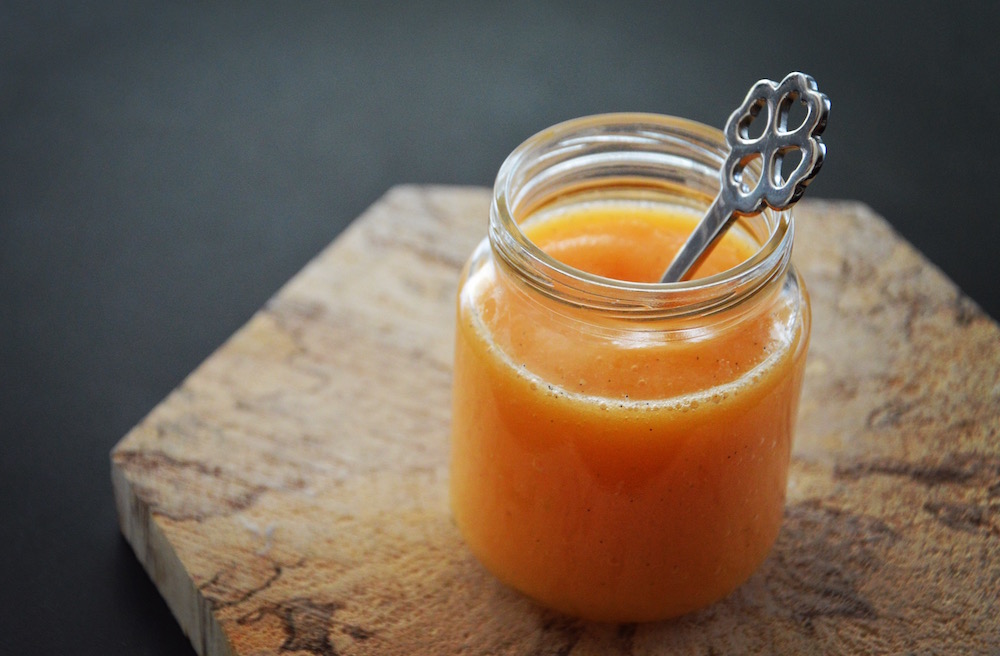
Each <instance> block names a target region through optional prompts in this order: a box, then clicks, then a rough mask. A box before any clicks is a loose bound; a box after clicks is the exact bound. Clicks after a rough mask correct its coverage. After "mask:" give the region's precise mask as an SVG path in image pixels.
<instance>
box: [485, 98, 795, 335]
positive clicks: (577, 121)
mask: <svg viewBox="0 0 1000 656" xmlns="http://www.w3.org/2000/svg"><path fill="white" fill-rule="evenodd" d="M624 143H628V144H630V145H632V146H640V147H649V148H650V152H652V153H655V152H658V150H662V149H664V148H671V147H676V146H678V145H681V146H683V147H684V148H685V149H688V150H690V151H691V152H694V153H696V154H697V155H698V156H699V157H701V158H702V161H701V162H699V164H700V165H701V166H703V167H710V168H714V181H715V185H716V187H715V192H713V193H717V190H718V186H717V185H718V171H719V169H721V167H722V164H723V162H724V161H725V158H726V156H727V154H728V151H729V148H728V147H727V146H726V142H725V136H724V134H723V133H722V131H721V130H718V129H716V128H713V127H711V126H708V125H704V124H702V123H698V122H696V121H692V120H689V119H684V118H679V117H675V116H668V115H664V114H652V113H638V112H623V113H608V114H595V115H590V116H583V117H580V118H574V119H570V120H567V121H563V122H561V123H558V124H556V125H553V126H551V127H549V128H546V129H544V130H542V131H540V132H538V133H536V134H534V135H533V136H531V137H529V138H528V139H526V140H525V141H523V142H522V143H521V144H520V145H518V146H517V147H516V148H515V149H514V150H513V151H512V152H511V153H510V155H508V157H507V158H506V159H505V160H504V162H503V164H502V165H501V167H500V169H499V171H498V173H497V178H496V182H495V185H494V193H493V200H492V204H491V211H490V231H489V238H490V243H491V246H492V248H493V250H494V251H495V252H496V253H497V254H498V255H499V256H500V259H501V260H503V261H504V263H505V264H507V265H508V266H511V267H513V268H514V269H516V270H517V271H518V272H519V273H520V274H521V276H522V277H523V278H524V279H525V280H526V281H527V282H528V283H529V284H530V285H531V286H532V287H534V288H535V289H536V290H537V291H539V292H541V293H543V294H544V295H546V296H548V297H550V298H553V299H556V300H560V301H565V302H569V303H571V304H573V305H576V306H581V307H588V308H592V309H597V310H605V311H608V312H611V313H614V314H621V315H624V316H647V315H656V316H682V315H687V314H693V313H697V314H705V313H706V312H711V311H721V310H724V309H726V308H728V307H731V306H733V305H735V304H737V303H739V302H741V301H742V300H744V299H745V298H747V297H748V296H750V295H753V294H755V293H756V292H757V291H759V290H760V288H762V287H764V286H765V285H766V284H767V283H768V282H769V281H771V280H773V279H774V278H776V277H778V276H780V275H782V274H783V273H784V272H785V271H786V270H787V268H788V266H789V260H790V255H791V247H792V241H793V237H794V221H793V217H792V214H791V212H789V211H788V210H784V211H776V210H772V209H770V208H766V209H765V210H764V212H762V213H761V215H760V216H761V217H762V218H763V220H764V222H765V225H766V227H767V230H768V237H767V239H766V240H765V241H764V242H763V243H761V244H760V245H759V248H758V250H757V251H756V252H755V254H754V255H753V256H751V257H750V258H748V259H746V260H744V261H743V262H741V263H739V264H738V265H736V266H734V267H733V268H730V269H728V270H726V271H722V272H719V273H716V274H713V275H711V276H706V277H703V278H696V279H691V280H684V281H680V282H667V283H663V282H632V281H626V280H619V279H615V278H608V277H604V276H600V275H597V274H593V273H590V272H587V271H583V270H581V269H577V268H575V267H572V266H570V265H568V264H565V263H563V262H561V261H559V260H557V259H556V258H554V257H552V256H551V255H549V254H547V253H546V252H545V251H544V250H542V249H541V248H540V247H538V246H537V245H536V244H535V243H534V242H532V241H531V240H530V239H529V238H528V237H527V236H526V235H525V234H524V232H523V231H522V230H521V228H520V221H518V219H517V217H516V216H515V215H516V212H517V203H518V200H519V193H518V192H519V191H521V190H520V189H518V188H517V187H518V185H519V184H521V183H520V181H519V177H518V175H519V173H523V171H522V170H521V169H524V168H525V167H527V166H531V165H534V166H535V167H536V168H537V169H538V171H545V170H546V169H549V170H550V173H551V169H552V168H553V166H556V165H564V166H569V165H567V164H565V163H566V162H570V163H572V161H573V160H574V159H576V160H580V159H581V158H582V157H584V156H589V157H597V158H601V157H603V158H605V159H608V161H609V162H612V161H613V160H614V158H615V156H616V154H619V151H617V150H616V149H615V147H616V144H624ZM588 149H589V150H588ZM591 150H592V151H594V152H590V151H591ZM631 152H641V151H639V150H635V151H631ZM692 161H694V160H692ZM570 165H571V164H570ZM522 186H523V185H522ZM530 213H531V212H530V211H529V212H528V214H529V215H530ZM521 218H522V220H523V218H524V217H521Z"/></svg>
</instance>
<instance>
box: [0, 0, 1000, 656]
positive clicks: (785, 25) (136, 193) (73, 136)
mask: <svg viewBox="0 0 1000 656" xmlns="http://www.w3.org/2000/svg"><path fill="white" fill-rule="evenodd" d="M355 5H357V6H355ZM997 6H998V5H997V3H995V2H982V3H957V2H951V3H934V4H931V3H911V2H896V3H888V2H872V1H868V2H863V3H849V2H838V1H833V2H827V3H804V2H780V3H774V4H771V5H764V4H757V3H746V2H741V3H736V4H730V3H720V2H711V1H709V2H697V1H686V2H663V0H658V1H656V2H623V1H619V2H580V3H568V2H535V3H532V2H518V1H508V2H503V3H495V4H487V3H476V2H471V3H470V2H465V3H452V4H443V3H419V2H407V3H403V2H398V3H350V4H348V3H343V4H340V3H319V2H309V3H283V2H280V3H279V2H274V3H261V2H217V3H199V2H193V1H180V0H177V1H173V2H149V1H145V0H127V1H121V2H110V1H109V2H91V3H82V2H22V3H13V2H6V1H0V375H2V380H3V382H2V388H0V389H2V391H0V431H2V433H0V438H2V443H0V512H2V515H0V518H2V521H0V527H2V529H0V549H2V558H0V622H2V626H0V653H3V654H27V653H36V654H55V653H65V654H111V653H128V654H179V653H191V648H190V646H189V645H188V644H187V642H186V640H185V638H184V637H183V635H182V633H181V631H180V630H179V629H178V628H177V625H176V624H175V623H174V621H173V619H172V618H171V617H170V615H169V612H168V611H167V609H166V607H165V605H164V604H163V602H162V601H161V600H160V598H159V596H158V594H157V593H156V590H155V589H154V588H153V586H152V585H151V584H150V582H149V580H148V579H147V577H146V576H145V574H144V572H143V571H142V569H141V568H140V567H139V565H138V564H137V561H136V560H135V558H134V556H133V555H132V553H131V551H130V549H129V548H128V547H127V545H126V544H125V543H124V541H123V540H122V539H121V538H120V536H119V533H118V528H117V525H116V520H115V513H114V508H113V503H112V499H111V493H110V483H109V464H108V451H109V449H110V448H111V447H112V446H113V445H114V443H115V442H116V441H117V440H118V439H119V438H120V437H121V436H122V435H123V434H124V433H125V432H126V431H127V430H128V429H129V428H130V427H131V426H132V425H133V424H135V423H136V422H137V421H138V420H139V419H141V418H142V416H143V415H144V414H145V413H146V412H148V411H149V410H150V409H151V408H152V407H153V406H154V405H155V404H156V403H157V402H158V401H159V400H160V399H161V398H162V397H163V396H164V395H165V394H166V393H167V392H169V391H170V390H171V389H172V388H173V387H174V386H175V385H177V384H178V383H179V382H180V381H181V379H182V378H183V377H184V376H185V375H186V374H187V373H188V372H189V371H190V370H191V369H192V368H194V367H195V366H196V365H197V364H198V363H199V362H200V361H201V360H203V359H204V358H205V357H206V356H208V355H209V354H210V353H211V352H212V350H213V349H215V348H216V347H217V346H218V345H219V344H220V343H221V342H222V341H223V340H224V339H225V338H226V337H227V336H228V335H230V334H231V333H232V332H233V331H234V330H236V329H237V328H238V327H239V326H240V325H241V324H243V323H244V322H245V321H246V319H247V318H248V317H249V316H250V315H251V314H252V313H253V312H254V310H256V309H257V308H258V307H259V306H260V305H261V304H262V303H263V302H264V301H265V300H266V299H267V298H268V297H269V296H270V295H271V294H272V293H273V292H274V291H275V290H276V289H277V288H278V287H279V286H280V285H281V284H282V283H283V282H284V281H285V280H287V279H288V278H289V277H290V276H292V275H293V274H294V273H295V272H296V271H297V270H298V269H299V268H300V267H301V266H302V265H303V264H304V263H305V262H306V261H307V260H308V259H309V258H310V257H312V256H313V255H314V254H316V253H317V252H318V251H319V250H320V249H321V248H323V246H325V245H326V244H327V243H328V242H329V241H330V240H331V239H333V238H334V237H336V235H337V234H338V233H339V232H340V231H341V230H342V229H343V227H344V226H345V225H346V224H347V223H348V222H349V221H350V220H351V219H352V218H354V217H355V216H357V215H358V214H359V213H360V212H361V211H362V210H364V209H365V208H366V207H367V206H368V205H370V204H371V203H372V202H374V201H375V200H376V199H377V198H378V197H379V196H380V195H381V194H382V193H383V192H385V191H386V190H387V189H388V188H389V187H390V186H392V185H394V184H397V183H402V182H417V183H448V184H475V185H489V184H491V183H492V178H493V176H494V174H495V172H496V170H497V167H498V166H499V164H500V162H501V161H502V160H503V158H504V157H505V156H506V154H507V153H508V152H509V151H510V150H511V149H512V148H513V147H514V146H515V145H517V144H518V143H519V142H520V141H521V140H522V139H524V138H525V137H527V136H529V135H531V134H532V133H534V132H536V131H538V130H539V129H541V128H544V127H546V126H547V125H549V124H551V123H554V122H557V121H560V120H563V119H567V118H571V117H575V116H580V115H584V114H592V113H597V112H606V111H621V110H639V111H653V112H661V113H669V114H676V115H681V116H686V117H689V118H693V119H696V120H700V121H703V122H706V123H710V124H713V125H717V126H721V125H722V124H723V123H724V122H725V119H726V117H727V115H728V113H729V111H730V110H731V109H732V108H733V107H735V106H736V104H737V103H739V101H740V100H742V97H743V94H744V93H745V91H746V89H747V88H748V87H749V86H750V84H752V83H753V82H754V81H755V80H757V79H758V78H761V77H771V78H773V79H777V78H780V77H782V76H783V75H784V74H785V73H787V72H789V71H791V70H803V71H806V72H809V73H811V74H812V75H813V76H814V77H815V78H816V79H817V80H818V82H819V84H820V87H821V89H823V90H824V91H825V92H826V93H827V94H828V95H829V96H830V97H831V99H832V101H833V111H832V114H831V118H830V125H829V128H828V130H827V132H826V134H825V135H824V139H825V140H826V142H827V144H828V146H829V156H828V160H827V163H826V165H825V167H824V170H823V172H822V174H821V175H820V176H819V177H818V178H817V180H816V182H815V183H814V185H813V187H811V189H810V192H809V194H808V195H809V196H810V197H825V198H840V199H856V200H860V201H863V202H865V203H868V204H869V205H871V206H872V207H873V208H874V209H875V210H877V211H878V212H880V213H881V214H882V215H884V216H885V217H886V218H887V219H888V220H889V221H891V222H892V224H893V225H894V226H895V227H896V229H897V230H898V231H899V232H900V233H902V234H903V235H904V236H905V237H906V238H908V239H909V240H910V241H912V242H913V243H914V244H915V245H916V246H917V247H918V248H919V249H920V250H922V251H923V252H924V253H925V254H926V255H927V256H928V257H929V258H930V260H931V261H933V262H934V263H936V264H937V265H939V266H940V267H941V268H942V269H943V270H944V271H945V272H946V273H947V274H948V275H949V276H951V277H952V279H954V280H955V281H956V282H957V283H958V284H959V285H960V286H961V287H962V288H963V289H965V290H966V291H967V292H968V293H969V294H970V295H971V296H972V297H973V298H974V299H975V300H977V301H978V302H979V303H980V304H981V305H982V306H983V308H984V309H985V310H987V311H988V312H989V313H990V314H991V315H992V316H994V317H998V316H1000V295H998V293H997V291H996V277H997V274H998V273H1000V266H998V265H997V263H996V260H995V258H994V253H995V252H996V244H997V243H998V240H1000V227H998V221H997V215H998V213H997V210H996V207H995V206H994V204H993V203H994V202H995V199H996V195H995V193H994V192H995V191H996V189H997V188H998V186H1000V182H998V179H997V173H996V166H995V162H996V160H997V156H998V150H1000V139H998V137H997V131H998V126H997V119H998V118H1000V112H998V110H997V107H998V103H1000V91H998V89H1000V84H998V80H1000V75H998V74H1000V66H998V63H997V62H998V60H1000V57H998V48H997V46H996V39H997V30H998V28H1000V18H998V9H997ZM483 221H484V229H485V217H483Z"/></svg>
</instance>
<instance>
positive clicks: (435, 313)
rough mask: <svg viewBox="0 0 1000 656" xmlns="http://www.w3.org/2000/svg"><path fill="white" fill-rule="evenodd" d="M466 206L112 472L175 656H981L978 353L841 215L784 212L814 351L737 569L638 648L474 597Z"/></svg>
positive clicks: (214, 383) (338, 257) (439, 218)
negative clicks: (457, 422)
mask: <svg viewBox="0 0 1000 656" xmlns="http://www.w3.org/2000/svg"><path fill="white" fill-rule="evenodd" d="M488 201H489V192H488V191H487V190H484V189H478V188H455V187H414V186H408V187H397V188H394V189H392V190H391V191H390V192H389V193H388V194H387V195H386V196H385V197H383V198H382V199H381V200H380V201H379V202H378V203H376V204H375V205H374V206H373V207H372V208H370V209H369V211H368V212H366V213H365V214H364V215H363V216H362V217H360V218H359V219H358V220H357V221H355V222H354V224H353V225H352V226H351V227H350V228H349V229H348V230H347V231H346V232H345V233H344V234H343V235H342V236H341V237H340V238H338V239H337V240H336V241H335V242H334V243H333V244H332V245H331V246H330V247H329V248H327V249H326V250H325V251H323V252H322V253H321V254H320V255H319V256H318V257H317V258H316V259H315V260H314V261H313V262H311V263H310V264H309V265H308V266H307V267H306V268H305V269H304V270H303V271H302V272H301V273H300V274H299V275H298V276H296V277H295V278H294V279H293V280H292V281H290V282H289V283H288V284H287V285H286V286H285V287H284V288H283V289H282V290H281V291H280V292H279V293H278V294H277V295H276V296H275V297H274V298H273V299H272V300H271V301H269V302H268V303H267V305H266V306H265V307H264V308H263V309H262V310H261V311H260V312H258V313H257V314H256V315H255V316H254V317H253V318H252V319H251V320H250V321H249V322H248V323H247V325H246V326H244V327H243V328H242V329H241V330H240V331H239V332H237V333H236V334H235V335H234V336H233V337H232V338H231V339H230V340H229V341H228V342H226V343H225V344H224V345H223V346H222V347H221V348H220V349H219V350H218V351H217V352H216V353H215V354H213V355H212V356H211V357H210V358H208V360H206V361H205V362H204V363H203V364H202V365H201V366H200V367H199V368H198V369H197V370H196V371H195V372H193V373H192V374H191V376H190V377H189V378H188V379H187V380H185V381H184V383H183V384H182V385H181V386H180V387H179V388H178V389H177V390H175V391H174V392H173V393H172V394H170V396H168V397H167V398H166V399H165V400H164V401H163V402H162V403H161V404H160V405H159V406H158V407H157V408H156V409H154V410H153V412H151V413H150V415H149V416H148V417H146V418H145V419H144V420H143V421H142V422H141V423H140V424H139V425H138V426H137V427H136V428H135V429H133V430H132V431H131V432H130V433H129V434H128V435H127V436H125V438H123V439H122V441H121V442H120V443H119V444H118V445H117V447H116V448H115V449H114V450H113V452H112V455H111V461H112V480H113V484H114V490H115V498H116V502H117V504H118V511H119V516H120V520H121V527H122V531H123V533H124V534H125V536H126V538H127V539H128V540H129V542H130V543H131V544H132V546H133V548H134V549H135V551H136V553H137V555H138V557H139V559H140V560H141V561H142V562H143V564H144V566H145V567H146V569H147V571H148V572H149V574H150V576H151V577H152V579H153V580H154V581H155V583H156V585H157V586H158V588H159V589H160V591H161V592H162V594H163V596H164V597H165V598H166V600H167V602H168V604H169V605H170V607H171V609H172V610H173V612H174V614H175V616H176V617H177V619H178V622H179V623H180V625H181V627H182V628H183V630H184V631H185V632H186V633H187V635H188V636H189V637H190V638H191V641H192V643H193V644H194V646H195V649H196V650H197V651H198V652H199V653H201V654H206V655H207V654H212V655H216V654H239V655H247V656H249V655H260V654H294V655H306V654H315V655H321V656H332V655H334V654H341V655H349V654H455V653H462V654H553V655H555V654H561V655H569V654H572V655H574V656H582V655H585V654H612V655H613V654H630V655H634V656H638V655H641V654H731V653H767V654H770V653H850V654H854V653H907V652H921V653H964V654H987V653H992V654H996V653H997V652H998V651H1000V619H998V610H997V608H998V605H1000V604H998V601H1000V436H998V428H1000V330H998V327H997V325H996V324H995V323H994V322H993V321H992V320H990V319H989V318H988V317H987V316H985V315H984V314H983V313H982V312H980V311H979V309H978V308H977V307H976V306H975V305H974V304H973V303H972V302H971V301H969V300H968V299H967V298H966V297H965V296H963V295H962V293H961V292H960V291H959V290H958V289H956V288H955V286H954V285H953V284H952V283H951V282H950V281H948V280H947V279H946V278H945V277H944V276H943V275H942V274H941V273H940V272H939V271H938V270H937V269H935V268H934V267H933V266H932V265H930V264H929V263H928V262H927V261H926V260H925V259H924V258H922V257H921V256H920V254H919V253H917V252H916V251H915V250H914V249H913V248H912V247H910V246H909V245H908V244H906V243H905V242H904V241H903V240H902V239H900V238H899V237H898V236H897V235H896V234H895V233H894V232H893V231H892V230H891V229H890V228H889V227H888V225H887V224H886V222H885V221H884V220H882V219H881V218H879V217H878V216H876V215H875V214H873V213H872V212H871V211H870V210H869V209H867V208H866V207H865V206H863V205H860V204H856V203H848V202H809V201H806V202H803V203H801V204H800V210H799V211H798V212H797V214H798V223H797V231H798V234H797V237H796V239H797V242H796V252H795V259H796V262H797V266H798V267H799V268H800V270H801V272H802V274H803V276H804V278H805V280H806V282H807V285H808V287H809V289H810V291H811V293H812V300H813V319H814V325H813V340H812V345H811V347H810V355H809V362H808V365H807V373H806V382H805V389H804V392H803V400H802V404H801V414H800V420H799V428H798V432H797V438H796V445H795V449H794V453H793V462H792V468H791V474H790V482H789V496H788V505H787V511H786V517H785V524H784V527H783V529H782V533H781V535H780V537H779V539H778V542H777V544H776V546H775V548H774V550H773V552H772V553H771V555H770V556H769V557H768V559H767V560H766V561H765V563H764V565H763V566H762V567H761V569H760V570H759V571H758V572H757V573H756V574H755V575H754V576H753V577H752V578H751V579H750V580H749V581H748V582H747V583H746V584H745V585H744V586H742V587H741V588H740V589H739V590H737V591H736V592H735V593H733V594H732V595H730V596H729V597H728V598H726V599H725V600H723V601H721V602H719V603H717V604H715V605H713V606H711V607H710V608H708V609H706V610H703V611H701V612H698V613H695V614H692V615H689V616H686V617H683V618H680V619H678V620H673V621H670V622H664V623H659V624H643V625H621V626H618V625H613V626H612V625H599V624H588V623H585V622H581V621H578V620H575V619H572V618H567V617H563V616H560V615H557V614H555V613H552V612H549V611H546V610H544V609H542V608H540V607H538V606H537V605H535V604H534V603H532V602H531V601H530V600H528V599H526V598H524V597H522V596H521V595H519V594H517V593H515V592H513V591H511V590H509V589H506V588H505V587H504V586H502V585H501V584H499V583H498V582H496V581H495V580H494V579H493V578H492V577H491V576H490V575H489V574H488V573H486V572H485V570H483V569H482V568H481V567H480V566H479V565H478V563H477V562H476V561H475V560H474V559H473V558H472V556H471V555H470V554H469V552H468V551H467V550H466V548H465V547H464V545H463V544H462V541H461V538H460V537H459V535H458V532H457V530H456V529H455V527H454V526H453V524H452V522H451V520H450V517H449V511H448V503H447V477H448V471H447V458H448V430H449V403H450V383H451V350H452V338H453V323H454V307H453V304H454V294H455V287H456V284H457V275H458V271H459V268H460V267H461V265H462V264H463V262H464V260H465V258H466V256H467V255H468V254H469V253H470V252H471V250H472V248H473V246H474V244H475V243H476V242H477V241H478V240H479V239H480V238H481V237H482V236H483V235H484V234H485V229H486V216H487V205H488Z"/></svg>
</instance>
